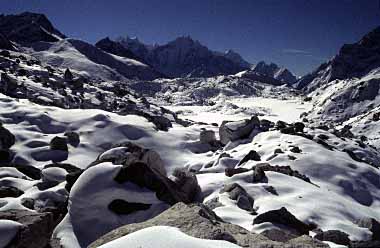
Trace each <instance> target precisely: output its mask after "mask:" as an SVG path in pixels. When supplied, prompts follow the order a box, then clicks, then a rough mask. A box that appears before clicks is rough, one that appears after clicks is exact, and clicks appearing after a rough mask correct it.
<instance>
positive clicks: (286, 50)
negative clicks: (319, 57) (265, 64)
mask: <svg viewBox="0 0 380 248" xmlns="http://www.w3.org/2000/svg"><path fill="white" fill-rule="evenodd" d="M282 52H283V53H286V54H296V55H312V54H311V53H310V52H308V51H305V50H300V49H283V50H282Z"/></svg>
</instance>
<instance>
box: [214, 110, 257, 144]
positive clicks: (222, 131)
mask: <svg viewBox="0 0 380 248" xmlns="http://www.w3.org/2000/svg"><path fill="white" fill-rule="evenodd" d="M259 127H260V121H259V119H258V118H257V116H254V117H252V118H251V119H250V120H241V121H233V122H229V121H224V122H223V123H222V125H220V127H219V137H220V141H221V142H222V144H224V145H226V144H227V143H228V142H230V141H235V140H238V139H243V138H248V136H249V135H250V134H251V133H252V131H253V130H254V129H255V128H259Z"/></svg>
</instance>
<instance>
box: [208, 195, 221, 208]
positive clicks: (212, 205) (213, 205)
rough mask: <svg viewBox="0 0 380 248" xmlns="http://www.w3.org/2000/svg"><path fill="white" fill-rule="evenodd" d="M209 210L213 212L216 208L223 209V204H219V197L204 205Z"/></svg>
mask: <svg viewBox="0 0 380 248" xmlns="http://www.w3.org/2000/svg"><path fill="white" fill-rule="evenodd" d="M204 204H205V205H206V206H207V207H208V208H209V209H211V210H214V209H215V208H218V207H223V204H222V203H220V202H219V197H215V198H212V199H211V200H208V201H206V202H205V203H204Z"/></svg>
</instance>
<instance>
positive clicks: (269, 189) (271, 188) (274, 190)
mask: <svg viewBox="0 0 380 248" xmlns="http://www.w3.org/2000/svg"><path fill="white" fill-rule="evenodd" d="M264 189H265V190H266V191H268V192H269V193H271V194H272V195H278V193H277V190H276V189H275V187H273V186H264Z"/></svg>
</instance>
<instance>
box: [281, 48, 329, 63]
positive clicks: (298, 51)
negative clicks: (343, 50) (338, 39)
mask: <svg viewBox="0 0 380 248" xmlns="http://www.w3.org/2000/svg"><path fill="white" fill-rule="evenodd" d="M281 53H283V54H287V55H293V56H304V57H310V58H311V59H313V60H316V61H325V60H326V58H322V57H319V56H315V55H313V54H312V53H311V52H309V51H306V50H301V49H290V48H288V49H283V50H282V51H281Z"/></svg>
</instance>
